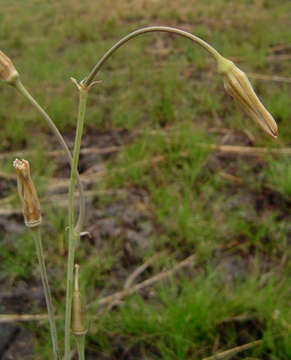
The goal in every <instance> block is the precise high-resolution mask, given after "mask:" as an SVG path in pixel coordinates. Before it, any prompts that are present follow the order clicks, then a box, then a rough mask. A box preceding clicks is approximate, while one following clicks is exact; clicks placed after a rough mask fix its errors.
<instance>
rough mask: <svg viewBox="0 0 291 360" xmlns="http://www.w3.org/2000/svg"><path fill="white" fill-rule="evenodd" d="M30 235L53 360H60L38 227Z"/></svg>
mask: <svg viewBox="0 0 291 360" xmlns="http://www.w3.org/2000/svg"><path fill="white" fill-rule="evenodd" d="M32 233H33V237H34V241H35V247H36V253H37V258H38V262H39V266H40V274H41V280H42V285H43V290H44V295H45V300H46V306H47V312H48V318H49V323H50V332H51V339H52V347H53V353H54V359H55V360H60V354H59V347H58V337H57V328H56V322H55V316H54V309H53V302H52V295H51V291H50V287H49V283H48V277H47V271H46V266H45V260H44V253H43V248H42V241H41V233H40V229H39V226H37V227H35V228H32Z"/></svg>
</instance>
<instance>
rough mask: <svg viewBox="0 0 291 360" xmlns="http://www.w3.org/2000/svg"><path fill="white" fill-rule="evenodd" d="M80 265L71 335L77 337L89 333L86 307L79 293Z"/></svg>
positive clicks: (76, 280) (76, 273)
mask: <svg viewBox="0 0 291 360" xmlns="http://www.w3.org/2000/svg"><path fill="white" fill-rule="evenodd" d="M79 267H80V266H79V265H78V264H76V265H75V289H74V292H73V299H72V316H71V333H72V334H73V335H76V336H81V335H85V334H86V333H87V331H88V326H87V318H86V312H85V306H84V303H83V299H82V296H81V294H80V291H79Z"/></svg>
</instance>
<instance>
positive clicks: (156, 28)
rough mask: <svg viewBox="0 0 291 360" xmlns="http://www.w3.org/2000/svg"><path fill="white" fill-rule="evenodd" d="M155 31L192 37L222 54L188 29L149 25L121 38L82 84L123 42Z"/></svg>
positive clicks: (88, 78) (209, 48)
mask: <svg viewBox="0 0 291 360" xmlns="http://www.w3.org/2000/svg"><path fill="white" fill-rule="evenodd" d="M154 31H160V32H168V33H172V34H176V35H180V36H183V37H186V38H187V39H190V40H192V41H194V42H195V43H196V44H199V45H200V46H202V47H203V48H204V49H205V50H207V51H208V52H209V53H210V54H211V55H212V56H213V57H214V58H215V59H216V60H218V59H219V58H220V57H221V55H220V54H219V53H218V51H216V50H215V49H214V48H213V47H212V46H211V45H209V44H208V43H207V42H205V41H204V40H202V39H200V38H199V37H198V36H195V35H193V34H191V33H189V32H187V31H183V30H180V29H176V28H172V27H169V26H149V27H145V28H142V29H138V30H136V31H133V32H132V33H130V34H128V35H127V36H125V37H124V38H122V39H121V40H119V41H118V42H117V43H116V44H115V45H113V46H112V47H111V48H110V49H109V50H108V51H107V52H106V53H105V54H104V55H103V56H102V58H101V59H100V60H99V61H98V63H97V64H96V65H95V66H94V68H93V69H92V70H91V72H90V73H89V75H88V76H87V77H86V78H85V79H84V80H83V81H82V84H84V85H85V86H89V85H90V84H91V83H92V81H93V80H94V77H95V76H96V75H97V73H98V72H99V70H100V69H101V67H102V65H103V64H104V63H105V62H106V60H107V59H108V58H109V57H110V56H111V55H112V54H113V53H114V52H115V51H116V50H117V49H118V48H120V47H121V46H122V45H123V44H125V43H126V42H127V41H129V40H131V39H133V38H135V37H136V36H139V35H142V34H145V33H148V32H154Z"/></svg>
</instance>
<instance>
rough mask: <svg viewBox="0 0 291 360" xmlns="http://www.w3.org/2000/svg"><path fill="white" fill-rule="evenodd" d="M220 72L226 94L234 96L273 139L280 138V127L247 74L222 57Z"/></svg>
mask: <svg viewBox="0 0 291 360" xmlns="http://www.w3.org/2000/svg"><path fill="white" fill-rule="evenodd" d="M218 71H219V72H220V73H221V74H222V75H223V76H224V87H225V90H226V92H227V93H228V94H229V95H230V96H232V97H233V98H234V99H235V100H236V101H238V103H239V104H240V105H241V106H242V108H243V109H244V110H245V111H246V113H247V114H248V115H249V116H250V117H251V118H252V119H253V120H254V121H255V122H256V123H257V124H258V125H259V126H260V127H261V128H262V129H263V130H264V131H265V132H266V133H267V134H268V135H270V136H271V137H273V138H276V137H277V136H278V127H277V124H276V121H275V120H274V119H273V117H272V115H271V114H270V113H269V112H268V111H267V110H266V108H265V107H264V105H263V104H262V103H261V102H260V100H259V98H258V97H257V95H256V93H255V92H254V89H253V88H252V85H251V83H250V82H249V79H248V78H247V76H246V74H245V73H244V72H243V71H241V70H240V69H239V68H238V67H237V66H235V64H234V63H233V62H232V61H230V60H227V59H225V58H223V57H221V58H220V59H219V60H218Z"/></svg>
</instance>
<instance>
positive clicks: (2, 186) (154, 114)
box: [0, 0, 291, 360]
mask: <svg viewBox="0 0 291 360" xmlns="http://www.w3.org/2000/svg"><path fill="white" fill-rule="evenodd" d="M290 10H291V4H290V1H287V0H286V1H284V0H281V1H275V0H253V1H252V0H240V1H236V2H231V1H227V0H213V1H210V0H207V1H203V2H201V1H193V0H191V1H189V0H188V1H185V0H180V1H179V2H177V1H175V2H174V1H169V2H164V1H157V0H148V1H145V0H136V1H124V0H115V1H107V2H103V3H99V2H94V1H88V0H84V1H76V0H69V1H55V0H54V1H50V2H47V3H41V2H39V1H36V0H27V1H26V2H25V5H23V4H21V6H20V3H19V2H18V1H17V0H10V1H7V0H2V2H1V15H0V16H1V28H0V49H1V50H2V51H4V52H5V53H6V54H7V55H9V56H10V57H11V58H12V59H13V62H14V64H15V66H16V67H17V69H18V71H19V73H20V74H21V78H22V80H23V83H24V84H25V85H26V86H27V88H29V89H30V91H31V92H32V93H33V94H34V96H35V97H36V98H37V99H38V101H39V102H40V103H41V104H42V105H43V106H44V107H45V108H46V109H47V111H48V113H49V114H50V115H51V117H52V118H53V119H54V120H55V122H56V124H57V126H58V127H59V129H60V130H61V131H62V133H63V135H64V137H65V139H66V141H67V142H68V144H69V146H70V147H71V148H72V146H73V142H74V133H75V122H76V121H75V119H76V112H77V91H76V89H75V88H74V86H73V84H72V83H71V82H70V77H71V76H73V77H75V78H76V79H78V80H81V79H82V78H84V77H85V76H86V75H87V74H88V73H89V71H90V70H91V68H92V67H93V66H94V64H95V63H96V61H97V60H98V59H99V58H100V57H101V56H102V55H103V53H104V52H105V51H106V50H107V49H108V48H109V47H110V46H111V45H113V44H114V42H115V41H117V40H119V39H120V38H121V37H122V36H124V35H126V34H127V33H128V32H130V31H133V30H135V29H137V28H139V27H143V26H148V25H168V26H174V27H178V28H180V29H183V30H186V31H189V32H191V33H193V34H195V35H198V36H201V37H202V38H203V39H204V40H206V41H208V42H209V43H210V44H212V45H213V46H214V47H215V48H216V49H217V50H218V51H220V52H221V53H222V54H223V55H225V56H226V57H228V58H230V59H232V60H233V61H235V63H236V64H237V65H238V66H239V67H240V68H241V69H243V70H244V71H245V72H246V73H247V74H248V75H249V77H250V80H251V82H252V84H253V85H254V88H255V90H256V92H257V93H258V94H259V96H260V98H261V99H262V101H263V103H264V104H265V105H266V107H267V108H268V109H269V111H270V112H271V113H272V114H273V116H274V118H275V119H276V121H277V123H278V126H279V138H278V139H277V140H275V141H274V140H272V139H270V138H268V137H267V136H265V135H264V134H263V133H262V131H261V130H260V129H258V128H257V127H256V125H255V124H253V122H252V120H251V119H249V118H247V116H246V115H245V114H244V113H243V112H242V111H241V109H240V108H239V107H238V106H237V105H236V104H235V103H234V101H233V99H231V98H230V97H229V96H228V95H227V94H226V93H225V91H224V88H223V82H222V79H221V77H220V76H219V75H218V74H217V71H216V66H215V63H214V61H213V59H211V58H210V57H209V56H208V55H207V53H206V52H205V51H204V50H202V49H200V48H199V47H197V46H194V45H193V44H192V43H190V42H188V41H187V40H186V39H182V38H177V37H175V36H173V35H168V34H147V35H145V36H143V37H140V38H139V39H135V40H132V41H131V42H130V43H128V44H127V45H126V46H125V47H124V48H123V49H120V50H119V51H118V52H117V53H116V54H115V55H114V56H113V57H112V58H111V59H110V61H109V62H108V63H107V64H106V66H105V67H104V68H103V70H102V71H101V72H100V74H99V76H98V80H102V83H100V84H98V85H97V86H95V87H94V88H92V89H91V91H90V96H89V103H88V109H87V115H86V126H85V134H84V138H83V141H82V152H81V158H80V166H79V171H80V174H81V177H82V179H83V182H84V186H85V189H86V197H87V206H86V210H87V217H86V224H85V229H84V230H85V231H88V235H85V236H83V237H82V239H81V242H80V244H79V247H78V251H77V261H78V263H79V264H80V272H81V279H80V283H81V290H82V293H83V294H84V296H85V297H86V303H87V309H88V318H89V323H90V327H89V332H88V335H87V345H86V349H87V350H86V359H204V358H207V357H210V356H211V355H213V354H219V353H221V352H223V351H226V350H229V349H235V348H236V347H238V346H241V345H244V344H249V348H248V349H245V350H244V351H241V352H239V353H237V354H235V352H233V353H230V354H229V355H227V354H225V356H224V357H220V358H229V359H253V360H254V359H265V360H275V359H286V360H287V359H290V358H291V341H290V328H291V310H290V290H291V286H290V281H289V279H290V275H291V266H290V261H289V260H290V250H289V245H290V240H291V237H290V236H291V229H290V213H289V209H290V206H291V177H290V166H289V156H290V149H289V147H290V143H291V130H290V126H289V121H290V119H291V106H290V105H291V104H290V83H291V79H290V70H291V68H290V59H291V46H290V43H291V41H290V40H291V32H290V25H291V24H290ZM0 92H1V96H0V122H1V132H0V140H1V141H0V149H1V154H0V162H1V171H0V204H1V206H0V213H1V219H0V249H1V253H0V300H1V301H0V312H1V314H2V315H1V318H0V333H1V339H0V358H1V359H3V360H8V359H16V360H17V359H43V360H45V359H51V347H50V342H49V332H48V324H47V321H46V320H45V319H43V318H42V320H39V319H38V318H37V317H36V316H35V317H33V318H32V319H30V320H29V321H21V319H20V318H18V321H12V320H11V319H10V318H9V317H7V315H11V314H14V315H19V314H22V315H23V314H24V315H35V314H45V312H46V309H45V302H44V297H43V293H42V287H41V282H40V275H39V272H38V266H37V261H36V256H35V249H34V243H33V240H32V237H31V233H30V232H29V230H28V229H26V228H25V227H24V224H23V218H22V214H21V211H20V203H19V199H18V198H17V193H16V179H15V175H14V173H13V169H12V161H13V159H14V158H15V157H16V156H18V157H21V158H22V157H24V158H27V159H28V160H29V161H30V162H31V168H32V174H33V178H34V180H35V182H36V184H37V189H38V192H39V194H40V199H41V204H42V213H43V226H42V234H43V241H44V247H45V251H46V260H47V267H48V271H49V279H50V283H51V287H52V290H53V296H54V301H55V306H56V313H57V316H58V320H57V325H58V329H59V340H60V346H61V347H63V313H64V307H65V300H64V299H65V269H66V255H67V232H66V226H67V202H66V199H67V197H66V196H67V186H68V176H69V167H68V165H67V163H66V160H65V158H64V156H63V153H62V151H61V149H59V147H58V144H57V142H56V140H55V139H54V138H53V136H52V134H51V133H50V131H49V129H48V128H47V126H46V124H45V123H44V121H43V119H42V118H41V117H40V116H39V114H38V113H36V111H35V110H34V109H33V108H31V107H30V105H29V103H27V101H26V100H25V99H24V98H23V97H21V95H20V94H18V93H16V92H15V90H14V89H13V88H12V87H8V86H6V85H5V84H3V83H2V84H1V87H0ZM246 152H247V153H246ZM76 205H77V201H76ZM124 289H127V290H126V291H124ZM22 320H23V319H22ZM256 341H258V342H256ZM238 350H239V349H238ZM73 356H75V355H73ZM217 358H218V357H217ZM213 359H214V358H213Z"/></svg>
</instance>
